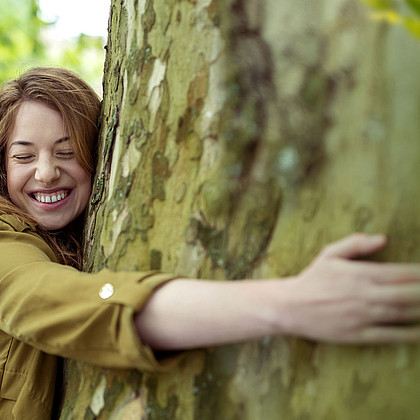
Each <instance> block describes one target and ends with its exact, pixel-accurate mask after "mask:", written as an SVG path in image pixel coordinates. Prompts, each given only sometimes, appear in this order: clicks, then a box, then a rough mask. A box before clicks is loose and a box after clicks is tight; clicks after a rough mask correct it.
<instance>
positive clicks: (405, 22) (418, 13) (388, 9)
mask: <svg viewBox="0 0 420 420" xmlns="http://www.w3.org/2000/svg"><path fill="white" fill-rule="evenodd" d="M361 1H362V2H363V3H366V4H368V5H369V6H370V7H371V8H373V9H374V12H373V13H372V18H373V19H377V20H383V21H385V22H388V23H392V24H399V25H402V26H403V27H405V28H406V29H407V30H408V31H409V32H410V33H411V34H412V35H414V36H415V37H416V38H420V0H361Z"/></svg>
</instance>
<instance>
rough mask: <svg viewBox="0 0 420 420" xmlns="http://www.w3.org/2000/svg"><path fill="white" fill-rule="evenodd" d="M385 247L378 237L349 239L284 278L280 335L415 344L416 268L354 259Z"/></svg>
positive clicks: (419, 314)
mask: <svg viewBox="0 0 420 420" xmlns="http://www.w3.org/2000/svg"><path fill="white" fill-rule="evenodd" d="M385 245H386V237H385V236H383V235H365V234H353V235H350V236H348V237H346V238H344V239H342V240H340V241H338V242H335V243H332V244H330V245H328V246H326V247H325V248H324V250H323V251H321V252H320V254H319V255H318V256H317V257H316V258H315V260H314V261H313V262H312V263H311V264H310V265H309V266H308V267H307V268H306V269H305V270H304V271H303V272H302V273H301V274H299V275H298V276H296V277H293V278H290V279H289V280H286V283H288V284H287V286H286V284H284V286H286V287H287V289H288V290H287V292H286V295H287V296H288V301H287V303H286V305H285V306H283V309H282V313H281V314H279V317H281V318H282V319H283V325H282V326H283V328H284V327H285V326H286V328H285V329H286V331H285V332H286V333H289V334H293V335H298V336H303V337H306V338H310V339H314V340H318V341H327V342H335V343H348V344H351V343H353V344H372V343H393V342H412V341H420V264H396V263H376V262H367V261H360V260H354V258H355V257H359V256H363V255H368V254H372V253H374V252H376V251H378V250H380V249H382V248H383V247H384V246H385ZM284 292H285V291H284V290H283V293H284ZM285 308H287V309H286V311H285ZM284 318H285V319H284ZM285 320H286V324H284V321H285Z"/></svg>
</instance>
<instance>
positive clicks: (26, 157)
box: [12, 155, 34, 162]
mask: <svg viewBox="0 0 420 420" xmlns="http://www.w3.org/2000/svg"><path fill="white" fill-rule="evenodd" d="M33 157H34V156H33V155H14V156H12V159H15V160H17V161H21V162H25V161H28V160H30V159H32V158H33Z"/></svg>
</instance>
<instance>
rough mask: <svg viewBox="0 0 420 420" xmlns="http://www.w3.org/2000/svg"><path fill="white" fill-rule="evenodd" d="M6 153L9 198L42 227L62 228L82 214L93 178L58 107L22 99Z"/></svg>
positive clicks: (50, 228) (49, 228)
mask: <svg viewBox="0 0 420 420" xmlns="http://www.w3.org/2000/svg"><path fill="white" fill-rule="evenodd" d="M6 156H7V158H6V172H7V174H8V177H7V189H8V192H9V196H10V199H11V201H12V202H13V203H14V204H16V206H18V207H19V208H20V209H22V210H24V211H25V212H26V213H28V214H29V215H30V216H32V217H33V218H34V219H35V220H37V221H38V223H39V224H40V225H41V226H43V227H44V228H46V229H48V230H57V229H61V228H63V227H64V226H67V225H68V224H69V223H70V222H72V221H73V220H75V219H76V218H77V217H79V216H80V215H81V214H82V213H83V211H84V209H85V207H86V205H87V202H88V200H89V195H90V184H91V179H90V175H89V174H88V173H87V172H86V170H85V169H84V168H83V167H82V166H81V164H80V163H79V161H78V159H77V158H76V156H75V154H74V152H73V147H72V141H71V139H70V137H69V136H68V133H67V130H66V129H65V125H64V121H63V117H62V116H61V115H60V113H59V112H58V111H56V110H55V109H51V108H50V107H48V106H46V105H44V104H43V103H41V102H37V101H27V102H24V103H23V104H22V105H21V106H20V107H19V110H18V112H17V115H16V119H15V124H14V128H13V131H12V134H11V136H10V138H9V140H8V145H7V154H6Z"/></svg>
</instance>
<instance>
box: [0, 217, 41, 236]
mask: <svg viewBox="0 0 420 420" xmlns="http://www.w3.org/2000/svg"><path fill="white" fill-rule="evenodd" d="M0 230H8V231H14V232H24V231H32V232H36V224H35V223H30V222H24V221H23V220H20V219H19V218H18V217H16V216H14V215H11V214H1V215H0Z"/></svg>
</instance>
